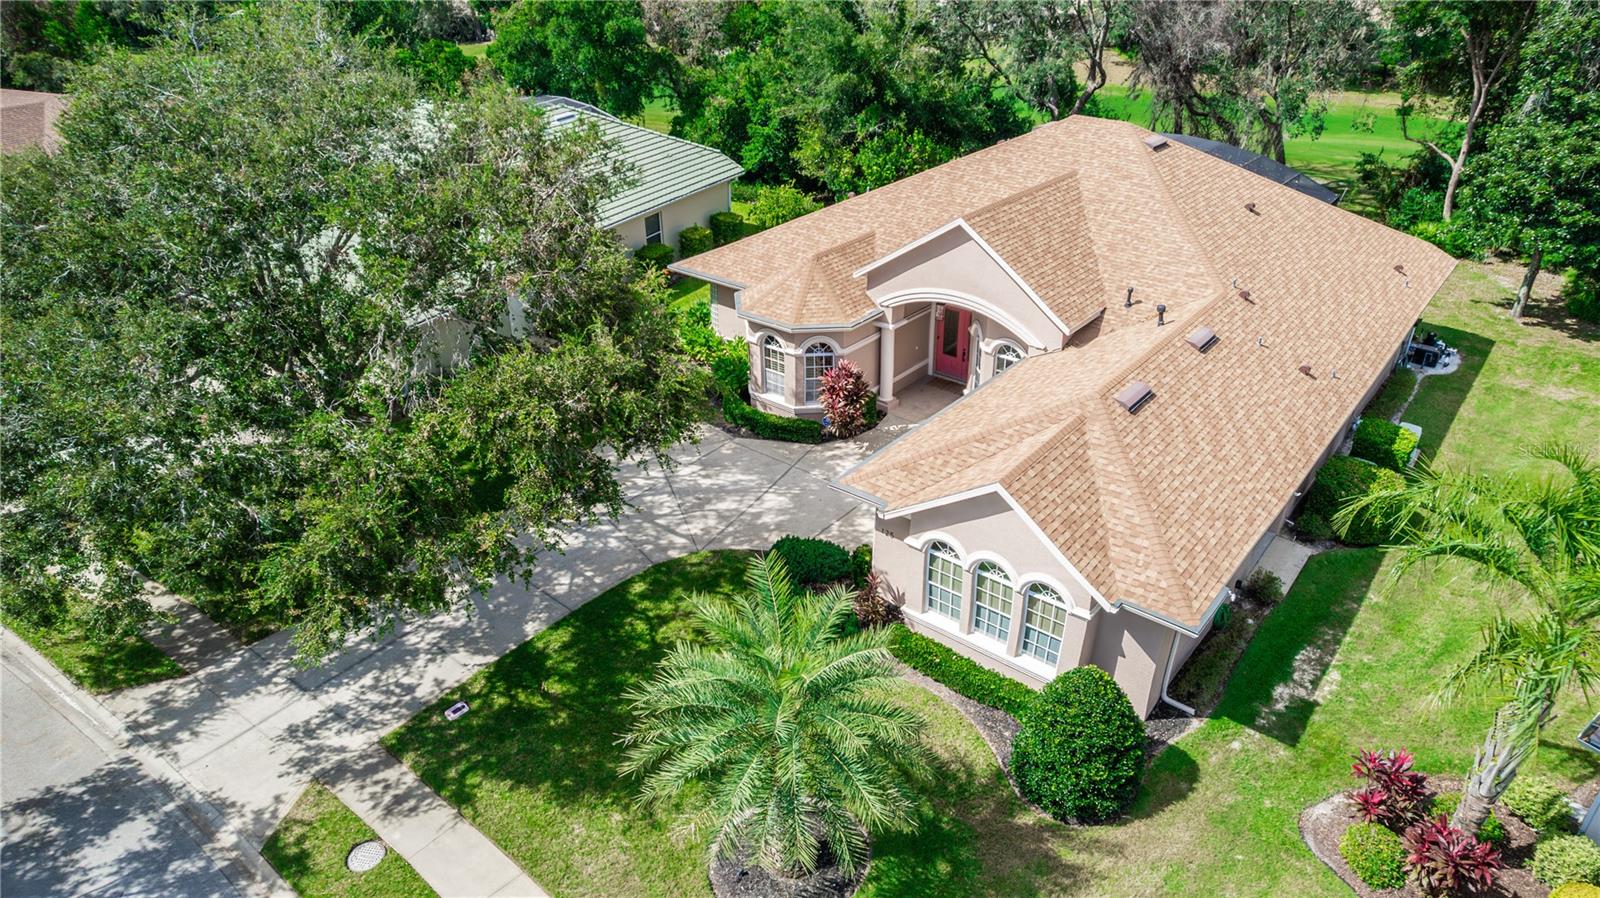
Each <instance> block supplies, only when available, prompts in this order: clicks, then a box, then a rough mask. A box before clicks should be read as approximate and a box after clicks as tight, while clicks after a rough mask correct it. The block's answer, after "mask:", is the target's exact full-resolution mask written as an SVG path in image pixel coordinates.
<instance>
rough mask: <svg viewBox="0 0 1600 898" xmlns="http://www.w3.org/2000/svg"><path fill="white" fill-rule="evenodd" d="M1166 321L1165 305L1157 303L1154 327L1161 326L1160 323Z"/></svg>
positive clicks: (1162, 323)
mask: <svg viewBox="0 0 1600 898" xmlns="http://www.w3.org/2000/svg"><path fill="white" fill-rule="evenodd" d="M1166 323H1167V307H1166V305H1164V304H1163V305H1157V306H1156V327H1161V326H1162V325H1164V324H1166Z"/></svg>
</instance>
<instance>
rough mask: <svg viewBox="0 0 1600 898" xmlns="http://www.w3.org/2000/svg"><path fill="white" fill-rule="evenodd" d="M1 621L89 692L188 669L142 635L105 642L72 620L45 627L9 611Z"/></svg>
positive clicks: (166, 676)
mask: <svg viewBox="0 0 1600 898" xmlns="http://www.w3.org/2000/svg"><path fill="white" fill-rule="evenodd" d="M0 623H4V624H5V625H6V627H7V628H9V629H10V630H11V631H12V632H13V633H16V634H17V635H18V636H20V637H22V638H23V639H24V640H26V641H27V643H28V644H29V645H31V646H33V647H34V649H36V650H37V651H38V652H39V654H41V655H43V656H45V657H46V658H48V659H50V663H51V664H54V665H55V666H56V668H57V669H58V670H60V671H61V672H62V673H64V674H66V675H67V678H68V679H70V680H72V681H73V682H74V683H77V684H78V685H79V686H81V687H83V688H84V689H86V690H88V691H89V692H111V691H112V690H116V689H126V688H127V687H129V686H142V685H144V684H146V683H154V682H156V681H157V680H166V679H170V678H172V677H181V676H183V675H184V673H185V671H184V669H183V668H182V667H181V666H179V665H178V662H176V661H174V660H172V659H171V658H169V657H167V655H166V654H165V653H164V652H162V651H161V650H160V649H158V648H156V647H155V646H154V645H151V644H150V642H149V640H147V639H145V638H143V637H141V636H132V637H129V638H127V639H118V640H114V641H112V642H109V643H101V642H95V641H91V640H90V639H89V638H88V636H87V635H86V634H85V633H84V631H83V629H82V628H80V627H78V626H76V625H74V624H72V623H63V624H61V625H59V626H57V627H53V628H41V627H34V626H31V625H29V624H27V623H25V622H23V621H21V620H18V619H16V618H14V617H11V616H9V615H8V616H4V617H0Z"/></svg>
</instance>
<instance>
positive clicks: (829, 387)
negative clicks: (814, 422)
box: [820, 359, 872, 437]
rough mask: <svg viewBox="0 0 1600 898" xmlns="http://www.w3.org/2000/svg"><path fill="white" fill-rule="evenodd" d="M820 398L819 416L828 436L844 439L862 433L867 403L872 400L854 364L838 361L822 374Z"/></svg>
mask: <svg viewBox="0 0 1600 898" xmlns="http://www.w3.org/2000/svg"><path fill="white" fill-rule="evenodd" d="M821 394H822V395H821V397H820V401H821V403H822V413H823V415H824V417H825V419H826V420H827V422H828V430H829V432H830V433H832V434H833V435H834V436H837V437H848V436H854V435H855V434H858V433H860V432H861V431H862V430H864V429H866V426H867V414H866V412H867V401H868V400H869V399H871V398H872V391H871V390H870V389H868V388H867V378H866V376H865V375H863V374H862V373H861V368H860V367H859V366H858V365H856V363H855V362H852V361H850V360H849V359H842V360H840V362H839V363H838V364H836V365H834V366H833V367H832V368H829V369H828V370H827V371H824V372H823V373H822V390H821Z"/></svg>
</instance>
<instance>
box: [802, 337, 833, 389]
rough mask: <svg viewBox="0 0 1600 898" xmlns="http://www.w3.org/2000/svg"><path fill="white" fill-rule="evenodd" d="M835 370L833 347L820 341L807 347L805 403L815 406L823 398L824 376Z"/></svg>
mask: <svg viewBox="0 0 1600 898" xmlns="http://www.w3.org/2000/svg"><path fill="white" fill-rule="evenodd" d="M832 368H833V347H832V346H829V345H828V344H826V343H823V342H821V341H818V342H816V343H813V344H811V345H810V346H807V347H806V368H805V374H806V391H805V402H806V404H807V405H811V404H814V403H815V402H816V401H817V400H819V399H821V398H822V375H824V374H826V373H828V371H829V370H830V369H832Z"/></svg>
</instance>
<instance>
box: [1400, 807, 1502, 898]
mask: <svg viewBox="0 0 1600 898" xmlns="http://www.w3.org/2000/svg"><path fill="white" fill-rule="evenodd" d="M1405 846H1406V869H1407V870H1409V871H1410V873H1411V878H1412V880H1413V881H1415V882H1416V884H1417V887H1418V888H1420V889H1421V890H1422V892H1423V894H1425V895H1443V894H1446V893H1452V892H1456V891H1458V890H1462V889H1466V888H1487V887H1489V886H1492V885H1494V880H1495V875H1496V874H1497V872H1498V871H1499V870H1500V868H1501V867H1503V866H1505V864H1504V863H1503V862H1502V861H1501V859H1500V849H1498V848H1495V847H1494V846H1493V845H1490V844H1489V843H1488V842H1481V841H1479V840H1477V839H1475V838H1473V837H1472V836H1469V835H1467V834H1466V833H1464V832H1462V831H1461V830H1459V829H1457V828H1455V827H1453V826H1451V825H1450V821H1449V820H1448V819H1447V818H1445V817H1443V816H1440V817H1434V818H1432V819H1430V820H1424V821H1422V822H1421V823H1417V824H1414V825H1412V826H1411V827H1410V828H1409V829H1407V830H1406V836H1405Z"/></svg>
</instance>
